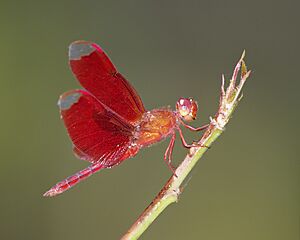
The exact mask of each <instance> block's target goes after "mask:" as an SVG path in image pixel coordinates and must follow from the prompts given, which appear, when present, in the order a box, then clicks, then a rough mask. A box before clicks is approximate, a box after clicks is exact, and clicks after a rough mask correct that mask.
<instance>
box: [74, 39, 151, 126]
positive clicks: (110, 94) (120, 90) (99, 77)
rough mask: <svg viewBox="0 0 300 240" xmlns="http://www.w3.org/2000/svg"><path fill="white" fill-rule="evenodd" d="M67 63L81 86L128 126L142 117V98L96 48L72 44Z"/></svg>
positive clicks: (88, 45) (94, 45) (82, 44)
mask: <svg viewBox="0 0 300 240" xmlns="http://www.w3.org/2000/svg"><path fill="white" fill-rule="evenodd" d="M69 60H70V66H71V69H72V71H73V73H74V74H75V76H76V77H77V79H78V80H79V82H80V84H81V85H82V86H83V87H84V88H85V89H86V90H88V91H89V92H90V93H91V94H92V95H94V96H95V97H96V98H97V99H98V100H99V101H100V102H102V103H103V104H105V105H106V106H108V107H109V108H111V109H112V110H113V111H114V112H116V113H117V114H119V115H120V116H121V117H123V118H124V119H125V120H127V121H129V122H131V123H134V122H136V121H138V120H139V119H140V118H141V117H142V114H143V113H144V112H145V108H144V105H143V102H142V100H141V98H140V97H139V95H138V94H137V92H136V91H135V89H134V88H133V87H132V86H131V85H130V84H129V82H128V81H127V80H126V79H125V78H124V77H123V76H122V75H121V74H120V73H118V71H117V69H116V68H115V67H114V65H113V64H112V62H111V61H110V59H109V58H108V56H107V55H106V54H105V52H104V51H103V50H102V49H101V48H100V47H99V46H98V45H97V44H95V43H91V42H86V41H76V42H74V43H72V44H71V45H70V47H69Z"/></svg>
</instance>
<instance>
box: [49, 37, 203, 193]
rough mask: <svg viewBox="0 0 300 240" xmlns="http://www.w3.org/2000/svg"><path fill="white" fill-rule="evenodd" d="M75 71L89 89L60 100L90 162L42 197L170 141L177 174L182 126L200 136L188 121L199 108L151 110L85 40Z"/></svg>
mask: <svg viewBox="0 0 300 240" xmlns="http://www.w3.org/2000/svg"><path fill="white" fill-rule="evenodd" d="M69 62H70V66H71V69H72V71H73V73H74V75H75V76H76V78H77V79H78V81H79V82H80V84H81V85H82V87H84V88H85V89H79V90H71V91H69V92H66V93H64V94H62V95H61V96H60V98H59V101H58V106H59V108H60V114H61V118H62V119H63V120H64V124H65V126H66V128H67V130H68V134H69V136H70V138H71V140H72V142H73V151H74V153H75V155H76V156H77V157H78V158H80V159H83V160H86V161H88V162H90V163H91V165H90V166H89V167H87V168H85V169H83V170H81V171H79V172H77V173H76V174H74V175H72V176H70V177H68V178H66V179H65V180H63V181H61V182H59V183H57V184H56V185H55V186H53V187H52V188H51V189H50V190H49V191H47V192H46V193H45V194H44V196H47V197H48V196H50V197H52V196H55V195H58V194H60V193H62V192H64V191H66V190H68V189H69V188H71V187H72V186H74V185H75V184H77V183H79V182H80V181H82V180H84V179H86V178H87V177H89V176H91V175H92V174H93V173H95V172H98V171H99V170H101V169H104V168H111V167H113V166H116V165H118V164H120V163H121V162H122V161H123V160H125V159H128V158H130V157H133V156H135V155H136V154H137V153H138V151H139V150H140V149H141V148H143V147H146V146H149V145H151V144H153V143H156V142H159V141H162V140H163V139H165V138H167V137H169V136H170V137H171V141H170V144H169V146H168V148H167V150H166V152H165V155H164V160H165V161H166V162H167V164H168V166H169V167H170V168H171V170H172V171H173V173H174V169H173V167H172V165H171V156H172V151H173V147H174V142H175V138H176V130H177V131H178V132H179V135H180V138H181V140H182V143H183V145H184V146H185V147H186V148H190V147H193V146H195V145H194V144H187V143H186V141H185V139H184V137H183V134H182V130H181V129H180V125H183V126H184V127H186V128H188V129H190V130H193V131H200V130H203V129H205V128H206V127H207V125H205V126H203V127H199V128H194V127H192V126H189V125H187V124H186V123H185V122H184V121H187V122H188V121H191V120H194V119H195V118H196V114H197V109H198V106H197V103H196V101H194V100H193V99H192V98H179V100H178V101H177V103H176V110H175V111H173V110H171V109H170V108H167V107H164V108H158V109H154V110H151V111H147V110H146V109H145V107H144V105H143V102H142V100H141V98H140V96H139V95H138V93H137V92H136V90H135V89H134V88H133V87H132V86H131V85H130V83H129V82H128V81H127V80H126V79H125V78H124V77H123V76H122V75H121V74H120V73H119V72H118V71H117V69H116V68H115V66H114V65H113V63H112V62H111V61H110V59H109V58H108V56H107V55H106V54H105V53H104V51H103V50H102V49H101V47H100V46H98V45H97V44H95V43H92V42H87V41H76V42H73V43H72V44H71V45H70V47H69Z"/></svg>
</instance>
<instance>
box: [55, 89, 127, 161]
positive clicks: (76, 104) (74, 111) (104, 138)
mask: <svg viewBox="0 0 300 240" xmlns="http://www.w3.org/2000/svg"><path fill="white" fill-rule="evenodd" d="M58 105H59V107H60V112H61V117H62V118H63V120H64V123H65V126H66V128H67V130H68V133H69V135H70V137H71V139H72V142H73V144H74V152H75V154H76V155H77V156H79V157H80V158H82V159H84V160H87V161H89V162H92V163H95V162H98V161H103V164H105V165H106V166H112V165H115V164H118V163H119V162H118V161H119V159H120V158H121V157H122V156H123V154H124V153H125V152H126V150H127V149H128V147H129V146H130V144H131V140H132V134H133V126H132V125H131V124H128V123H126V122H124V120H123V119H122V118H120V117H119V116H118V115H115V114H114V113H113V112H112V111H111V110H110V109H109V108H107V107H106V106H105V105H103V104H102V103H100V102H99V101H98V100H97V99H96V98H95V97H93V96H92V95H91V94H89V93H88V92H86V91H84V90H73V91H69V92H66V93H64V94H63V95H62V96H61V97H60V99H59V102H58Z"/></svg>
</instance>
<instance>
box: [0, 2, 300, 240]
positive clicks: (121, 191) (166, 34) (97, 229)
mask: <svg viewBox="0 0 300 240" xmlns="http://www.w3.org/2000/svg"><path fill="white" fill-rule="evenodd" d="M299 7H300V6H299V1H296V0H294V1H290V0H287V1H284V2H283V1H258V0H252V1H247V2H246V1H244V2H243V1H91V0H87V1H81V2H80V1H67V0H63V1H13V0H12V1H1V5H0V29H1V38H0V52H1V57H0V81H1V82H0V83H1V85H0V87H1V95H0V107H1V124H0V132H1V134H0V146H1V161H0V169H1V175H0V184H1V198H0V207H1V209H0V216H1V218H0V239H45V240H47V239H55V240H60V239H64V240H68V239H118V238H119V237H120V236H121V235H122V234H123V233H124V232H125V231H126V230H127V229H128V227H129V226H130V225H131V224H132V223H133V221H134V220H135V219H136V217H137V216H138V215H139V214H140V213H141V212H142V211H143V210H144V208H145V207H146V206H147V205H148V204H149V203H150V201H151V200H152V199H153V197H154V196H155V195H156V194H157V192H158V191H159V190H160V189H161V187H162V186H163V184H164V182H165V181H166V180H167V179H168V178H169V176H170V174H171V173H170V171H169V169H168V168H167V166H166V164H165V163H164V162H163V154H164V151H165V149H166V147H167V144H168V143H167V141H165V142H163V143H161V144H157V145H155V146H153V147H151V148H147V149H144V150H142V151H141V152H140V154H138V156H136V157H135V158H133V159H130V160H128V161H125V162H124V163H123V164H121V165H120V166H118V167H116V168H114V169H112V170H104V171H102V172H101V173H99V174H96V176H93V177H91V178H90V179H88V180H87V181H85V182H83V183H81V184H79V185H78V186H77V187H76V188H73V189H72V190H70V191H68V192H66V193H64V194H63V195H61V196H59V197H56V198H50V199H49V198H43V197H42V193H43V192H45V191H46V190H47V189H48V188H49V187H51V186H52V185H53V184H55V183H56V182H57V181H59V180H62V179H63V178H65V177H67V176H68V175H71V174H73V173H74V172H76V171H78V170H80V169H82V168H84V167H86V166H87V163H86V162H84V161H80V160H78V159H76V158H75V157H74V156H73V154H72V150H71V143H70V140H69V138H68V136H67V134H66V130H65V128H64V126H63V124H62V121H61V120H60V118H59V113H58V108H57V106H56V102H57V99H58V96H59V95H60V94H61V93H63V92H64V91H67V90H70V89H74V88H78V87H79V84H78V82H77V81H76V80H75V78H74V77H73V76H72V73H71V72H70V69H69V67H68V56H67V47H68V45H69V43H70V42H72V41H74V40H78V39H85V40H91V41H94V42H97V43H98V44H99V45H101V46H102V47H103V48H104V49H105V50H106V52H107V54H108V55H109V56H110V58H111V59H112V60H113V62H114V63H115V65H116V66H117V67H118V69H119V70H120V72H122V73H123V74H124V75H125V76H126V77H127V78H128V80H129V81H130V82H131V83H132V84H133V85H134V87H135V88H136V89H137V90H138V92H139V94H140V95H141V97H142V99H143V101H144V104H145V106H146V107H147V109H152V108H155V107H160V106H166V105H171V106H172V107H173V106H174V105H175V102H176V100H177V99H178V98H179V97H181V96H185V97H188V96H191V97H194V98H195V99H197V100H198V103H199V110H200V113H199V118H198V120H197V121H196V122H195V123H194V126H199V125H201V124H204V123H207V122H208V121H209V120H208V119H209V116H211V115H214V113H215V111H216V110H217V106H218V98H219V87H220V77H221V74H222V73H225V75H226V76H227V77H229V76H230V75H231V72H232V69H233V66H234V64H235V63H236V61H237V60H238V58H239V57H240V54H241V53H242V50H243V49H246V50H247V56H246V61H247V64H248V67H249V68H250V69H252V70H253V74H252V76H251V78H250V79H249V81H248V82H247V83H246V86H245V89H244V98H243V100H242V102H241V104H240V105H239V107H238V109H237V111H236V112H235V114H234V117H233V119H232V120H231V121H230V123H229V125H228V126H227V129H226V132H225V133H224V134H223V135H222V136H221V138H220V139H218V141H217V142H216V143H215V144H214V145H213V147H212V149H210V150H209V151H208V152H207V154H206V155H205V157H204V158H203V160H202V161H201V162H199V164H198V165H197V166H196V168H195V170H194V171H193V173H192V175H191V176H192V179H191V181H189V184H188V186H187V187H186V189H185V191H184V193H183V194H182V195H181V198H180V201H179V203H178V204H174V205H172V206H171V207H169V208H168V209H167V210H166V211H165V212H164V213H163V214H162V215H161V216H160V217H159V219H158V220H157V221H155V223H154V224H153V225H152V226H151V227H150V229H149V230H147V232H146V233H145V234H144V235H143V236H142V238H141V239H206V240H209V239H230V240H234V239H259V240H262V239H263V240H266V239H270V240H271V239H272V240H276V239H278V240H279V239H280V240H282V239H290V240H298V239H299V232H300V230H299V215H300V187H299V186H300V184H299V183H300V164H299V156H298V155H299V154H298V153H297V147H299V144H298V142H299V101H298V99H299V87H300V84H299V82H300V80H299V70H298V69H299V40H300V39H299V36H300V34H299V22H300V17H299ZM186 134H187V137H188V139H189V140H190V141H191V140H192V139H194V138H197V135H195V134H194V135H193V134H190V133H186ZM185 154H186V150H185V149H184V148H183V147H181V144H180V143H177V145H176V149H175V152H174V163H179V162H180V160H181V159H182V158H183V157H184V156H185Z"/></svg>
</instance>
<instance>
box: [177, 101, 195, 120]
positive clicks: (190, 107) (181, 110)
mask: <svg viewBox="0 0 300 240" xmlns="http://www.w3.org/2000/svg"><path fill="white" fill-rule="evenodd" d="M197 110H198V104H197V102H196V101H195V100H194V99H192V98H179V99H178V101H177V103H176V111H177V113H178V114H179V116H180V117H181V118H182V119H183V120H185V121H187V122H190V121H192V120H195V119H196V115H197Z"/></svg>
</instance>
